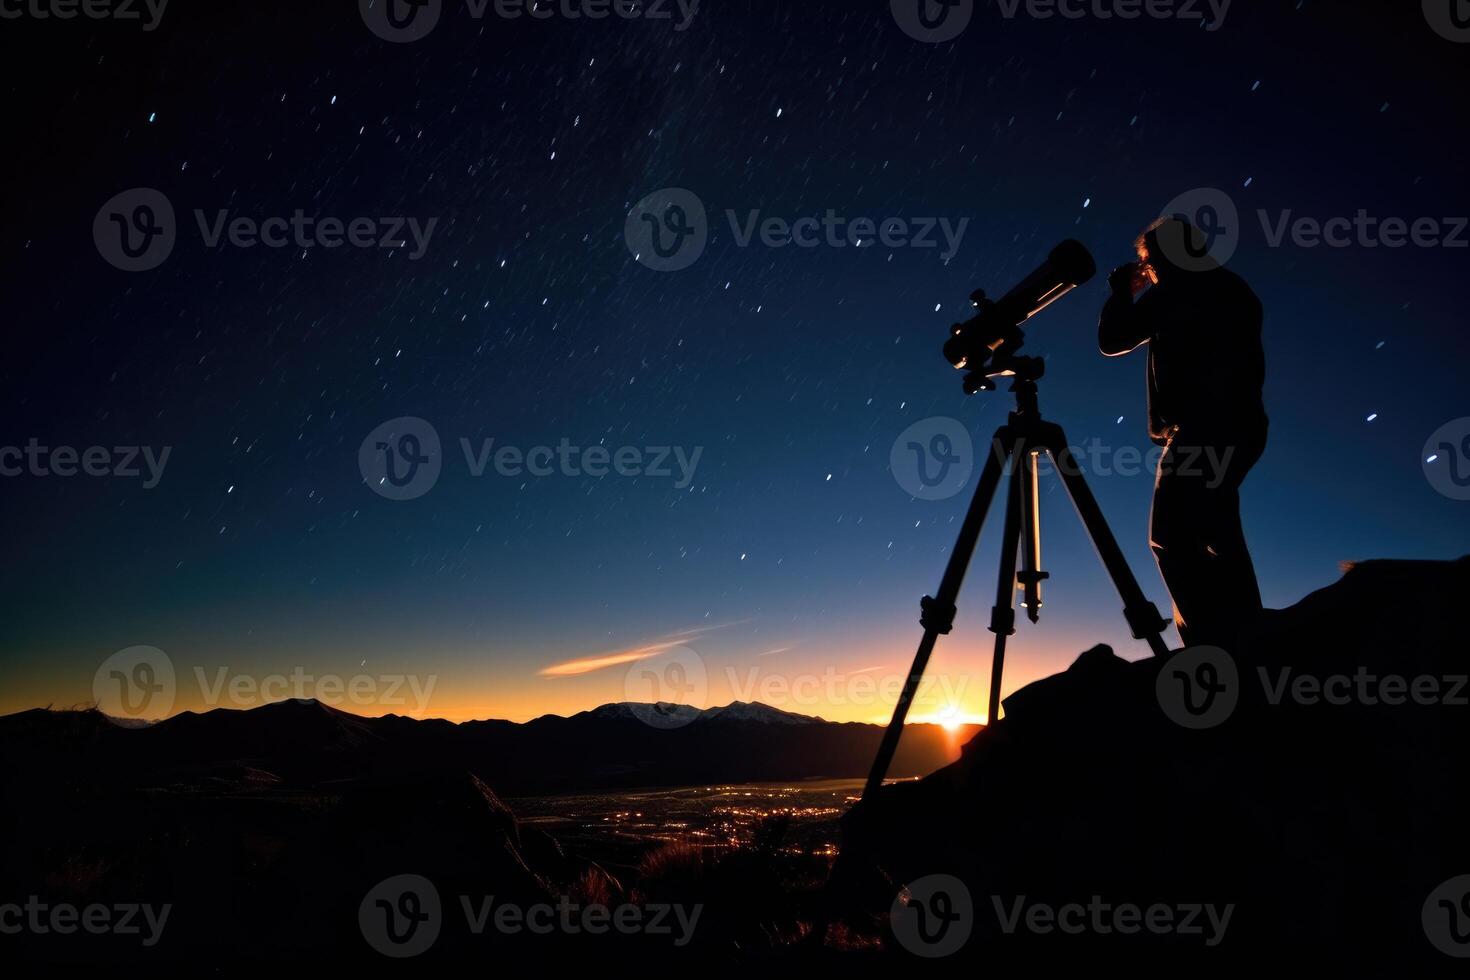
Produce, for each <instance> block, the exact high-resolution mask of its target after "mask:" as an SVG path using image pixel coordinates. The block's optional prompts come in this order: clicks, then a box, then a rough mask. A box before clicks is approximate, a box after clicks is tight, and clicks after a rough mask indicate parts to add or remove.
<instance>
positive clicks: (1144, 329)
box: [1097, 264, 1154, 357]
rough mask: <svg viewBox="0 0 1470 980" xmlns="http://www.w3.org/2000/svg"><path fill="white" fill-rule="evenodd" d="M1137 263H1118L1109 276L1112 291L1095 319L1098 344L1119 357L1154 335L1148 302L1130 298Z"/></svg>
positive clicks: (1108, 352) (1106, 351)
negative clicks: (1119, 264)
mask: <svg viewBox="0 0 1470 980" xmlns="http://www.w3.org/2000/svg"><path fill="white" fill-rule="evenodd" d="M1136 269H1137V266H1135V265H1132V264H1129V265H1124V266H1119V267H1118V268H1117V269H1114V270H1113V274H1112V275H1111V276H1109V277H1108V285H1110V286H1112V287H1113V295H1111V296H1109V297H1108V301H1107V302H1106V303H1104V304H1103V310H1102V316H1100V317H1099V318H1098V321H1097V346H1098V349H1099V350H1101V351H1102V352H1103V353H1104V354H1106V355H1107V356H1108V357H1121V356H1122V355H1124V354H1127V353H1129V352H1130V351H1134V350H1137V349H1138V348H1139V347H1141V346H1143V345H1144V344H1146V343H1148V341H1149V338H1150V337H1152V336H1153V335H1154V329H1153V317H1152V316H1150V311H1149V307H1150V304H1148V303H1135V302H1133V277H1134V275H1135V273H1136Z"/></svg>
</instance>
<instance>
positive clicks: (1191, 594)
mask: <svg viewBox="0 0 1470 980" xmlns="http://www.w3.org/2000/svg"><path fill="white" fill-rule="evenodd" d="M1181 455H1186V454H1181V453H1180V452H1179V451H1178V450H1177V449H1176V447H1175V445H1174V444H1173V443H1170V445H1169V446H1168V447H1167V448H1166V449H1165V450H1164V454H1163V455H1162V456H1161V457H1160V458H1159V469H1158V473H1157V475H1156V476H1155V478H1154V502H1153V510H1152V512H1151V513H1150V514H1149V545H1150V546H1151V547H1152V548H1153V552H1154V558H1155V560H1156V561H1158V563H1159V574H1160V575H1161V576H1163V579H1164V586H1165V587H1166V588H1167V589H1168V590H1169V597H1170V598H1171V599H1172V600H1173V602H1174V625H1175V626H1177V627H1178V629H1179V639H1180V640H1181V641H1182V642H1183V643H1184V645H1185V646H1192V645H1195V644H1199V643H1203V642H1205V640H1204V639H1203V637H1202V636H1200V635H1199V633H1200V631H1199V630H1198V629H1196V627H1198V626H1202V625H1203V621H1204V620H1206V619H1208V614H1207V610H1206V608H1205V605H1206V604H1207V602H1208V592H1209V585H1208V579H1209V567H1208V564H1207V562H1206V557H1207V556H1206V554H1205V547H1206V541H1205V535H1204V534H1203V533H1201V530H1202V529H1201V528H1200V525H1199V521H1198V517H1199V513H1200V510H1201V506H1202V500H1201V496H1202V492H1203V490H1204V484H1203V481H1200V480H1197V479H1192V478H1191V477H1190V476H1189V475H1188V473H1187V472H1186V471H1185V470H1184V469H1183V468H1182V467H1181V466H1180V457H1181Z"/></svg>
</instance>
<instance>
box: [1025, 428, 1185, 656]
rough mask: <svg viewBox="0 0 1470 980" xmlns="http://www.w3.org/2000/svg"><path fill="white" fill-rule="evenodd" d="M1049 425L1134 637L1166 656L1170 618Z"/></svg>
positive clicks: (1055, 452) (1054, 449) (1051, 445)
mask: <svg viewBox="0 0 1470 980" xmlns="http://www.w3.org/2000/svg"><path fill="white" fill-rule="evenodd" d="M1049 428H1050V429H1052V430H1053V432H1052V434H1051V435H1050V436H1049V437H1048V438H1047V443H1048V445H1047V449H1048V450H1049V451H1050V452H1051V454H1052V458H1053V459H1055V460H1056V464H1057V472H1059V473H1061V475H1062V483H1063V484H1064V485H1065V486H1066V488H1067V493H1068V494H1070V495H1071V497H1072V503H1073V505H1074V506H1076V508H1077V515H1078V516H1079V517H1081V518H1082V524H1083V526H1084V527H1086V528H1087V534H1088V536H1089V537H1091V538H1092V543H1093V546H1094V547H1096V548H1097V553H1098V557H1100V558H1101V559H1102V563H1103V566H1104V567H1105V568H1106V569H1107V570H1108V576H1109V577H1110V578H1112V580H1113V586H1114V587H1115V588H1116V589H1117V590H1118V595H1119V596H1121V597H1122V599H1123V616H1124V618H1125V619H1127V620H1128V625H1129V627H1131V628H1132V630H1133V636H1134V638H1135V639H1139V640H1144V641H1146V642H1147V643H1148V645H1149V649H1151V650H1152V651H1153V652H1154V656H1156V657H1167V656H1168V655H1169V646H1168V644H1166V643H1165V642H1164V636H1163V633H1164V629H1165V627H1167V626H1168V625H1169V623H1168V621H1167V620H1166V619H1164V618H1163V617H1162V616H1160V615H1159V609H1158V607H1157V606H1155V605H1154V604H1153V603H1152V602H1149V601H1148V597H1147V596H1145V595H1144V594H1143V589H1142V588H1140V587H1139V585H1138V579H1136V578H1134V577H1133V570H1132V569H1131V568H1129V567H1128V559H1127V558H1125V557H1124V556H1123V549H1121V548H1119V547H1118V541H1117V539H1116V538H1114V537H1113V531H1112V529H1111V528H1109V527H1108V521H1107V518H1106V517H1104V516H1103V512H1102V508H1101V507H1099V506H1098V505H1097V498H1096V497H1094V496H1093V495H1092V488H1091V487H1089V486H1088V485H1087V480H1086V479H1085V478H1084V477H1083V476H1082V470H1081V469H1080V468H1079V467H1078V465H1077V461H1076V460H1075V459H1074V458H1073V456H1072V450H1071V449H1070V448H1069V447H1068V446H1067V437H1066V435H1064V434H1063V433H1062V430H1061V428H1060V427H1059V426H1050V427H1049Z"/></svg>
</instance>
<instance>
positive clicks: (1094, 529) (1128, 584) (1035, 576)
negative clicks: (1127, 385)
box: [863, 357, 1169, 799]
mask: <svg viewBox="0 0 1470 980" xmlns="http://www.w3.org/2000/svg"><path fill="white" fill-rule="evenodd" d="M1008 365H1009V367H1010V368H1011V369H1013V370H1014V371H1015V381H1014V382H1013V383H1012V385H1011V391H1012V393H1014V394H1015V396H1016V407H1015V410H1014V411H1012V412H1011V413H1010V416H1009V417H1008V419H1007V420H1006V424H1005V425H1002V426H1001V427H1000V428H998V429H996V430H995V435H994V436H993V437H992V439H991V443H990V455H989V457H988V458H987V459H986V462H985V469H984V470H983V471H982V472H981V474H980V482H979V484H978V485H977V486H976V487H975V496H974V499H972V500H971V501H970V509H969V510H968V511H966V513H965V521H964V523H963V524H962V525H961V526H960V533H959V538H958V539H957V540H956V541H955V547H954V551H953V553H951V555H950V556H949V564H948V565H946V566H945V569H944V578H943V579H941V580H940V583H939V594H938V595H935V596H925V597H924V599H923V601H922V602H921V603H920V604H919V605H920V607H921V609H922V610H923V616H922V617H921V618H920V620H919V624H920V625H921V626H923V627H924V637H923V639H922V640H920V641H919V651H918V653H917V654H916V655H915V656H914V665H913V667H911V668H910V669H909V677H908V681H907V682H906V683H905V684H904V688H903V691H902V693H901V694H900V695H899V698H898V704H897V705H895V706H894V709H893V720H892V721H891V722H889V723H888V731H887V732H885V733H884V735H883V742H882V743H881V744H880V745H879V747H878V756H877V758H876V759H874V760H873V769H872V771H871V772H870V773H869V774H868V784H867V787H866V788H865V789H864V790H863V798H864V799H867V798H869V797H871V796H873V795H874V794H875V793H876V792H877V790H878V788H879V787H881V786H882V785H883V780H884V778H885V777H886V776H887V775H888V767H889V765H890V764H891V763H892V762H893V753H894V752H895V751H896V750H897V748H898V740H899V738H900V737H901V736H902V735H903V725H904V719H905V718H907V717H908V712H909V707H910V706H911V705H912V703H913V700H914V695H915V694H916V693H917V692H918V688H919V683H920V681H922V680H923V677H924V670H925V668H926V667H928V665H929V656H930V655H931V654H932V653H933V652H934V644H935V642H936V641H937V640H938V639H939V637H940V635H941V634H945V633H948V632H949V631H950V630H951V629H952V628H953V627H954V617H955V612H956V608H955V600H956V599H958V598H959V594H960V586H961V584H963V582H964V578H965V571H966V570H967V569H968V568H969V565H970V559H971V557H972V556H973V555H974V553H975V545H976V544H977V543H978V542H979V540H980V529H981V527H982V526H983V525H984V523H985V516H986V514H987V513H988V512H989V511H990V505H991V502H992V500H993V499H994V497H995V491H996V490H997V488H999V486H1000V480H1001V476H1002V473H1003V471H1004V469H1005V464H1006V462H1007V461H1009V462H1010V464H1011V472H1010V488H1009V490H1008V492H1007V495H1006V516H1005V526H1004V528H1003V530H1002V531H1001V548H1000V578H999V581H998V582H997V583H996V590H995V606H994V607H993V608H992V609H991V611H990V631H991V632H992V633H994V634H995V655H994V659H993V660H992V661H991V666H990V706H989V713H988V714H987V715H986V723H987V724H993V723H994V722H995V721H996V718H997V717H998V716H999V714H1000V681H1001V673H1002V671H1003V670H1004V669H1005V656H1006V639H1007V638H1008V637H1009V636H1010V635H1011V634H1013V633H1015V632H1016V610H1015V598H1016V591H1017V586H1018V585H1019V587H1020V589H1021V590H1022V592H1023V596H1024V598H1023V605H1024V607H1025V609H1026V614H1027V617H1028V618H1029V619H1030V620H1031V621H1032V622H1033V623H1034V622H1036V621H1037V618H1038V617H1039V616H1040V613H1041V583H1042V581H1043V580H1044V579H1046V578H1047V577H1048V576H1047V573H1046V572H1043V571H1041V569H1040V568H1039V567H1038V566H1039V565H1040V564H1041V528H1040V521H1039V512H1038V509H1037V496H1036V491H1037V471H1036V461H1037V457H1038V456H1039V455H1040V454H1041V453H1043V452H1045V453H1049V454H1050V455H1051V457H1052V459H1053V460H1054V461H1055V462H1056V465H1057V470H1058V472H1059V473H1060V474H1061V477H1062V482H1063V484H1064V485H1065V486H1066V488H1067V492H1068V493H1069V494H1070V495H1071V497H1072V503H1073V504H1074V505H1075V506H1076V508H1077V515H1078V517H1080V518H1081V519H1082V524H1083V526H1084V527H1085V528H1086V529H1087V533H1088V536H1089V537H1091V538H1092V543H1093V545H1094V546H1095V547H1096V548H1097V552H1098V556H1099V557H1101V558H1102V563H1103V565H1104V567H1106V568H1107V572H1108V575H1109V576H1110V577H1111V578H1112V580H1113V586H1114V587H1115V588H1116V589H1117V590H1118V594H1119V595H1120V596H1121V597H1122V599H1123V618H1124V619H1125V620H1127V622H1128V626H1129V627H1130V629H1132V631H1133V636H1134V638H1135V639H1139V640H1144V641H1146V642H1147V643H1148V645H1149V648H1150V649H1151V650H1153V652H1154V655H1155V656H1158V657H1163V656H1167V655H1168V653H1169V648H1168V647H1167V646H1166V645H1165V643H1164V638H1163V631H1164V629H1165V627H1167V626H1168V625H1169V623H1168V620H1166V619H1164V618H1163V617H1162V616H1160V615H1159V610H1158V608H1157V607H1156V606H1155V605H1154V604H1153V603H1152V602H1150V601H1149V600H1148V598H1147V597H1146V596H1145V595H1144V594H1143V589H1141V588H1140V587H1139V585H1138V580H1137V579H1135V578H1134V577H1133V572H1132V570H1131V569H1129V567H1128V560H1127V559H1126V558H1124V557H1123V552H1122V550H1121V549H1120V548H1119V547H1118V542H1117V540H1116V539H1115V538H1114V537H1113V532H1112V530H1111V529H1110V528H1109V527H1108V522H1107V519H1106V518H1105V517H1103V513H1102V509H1101V508H1100V507H1098V505H1097V498H1096V497H1094V496H1093V495H1092V490H1091V489H1090V488H1089V487H1088V486H1087V481H1086V480H1084V479H1083V477H1082V473H1081V471H1080V470H1079V469H1078V468H1077V467H1076V465H1075V462H1074V460H1073V458H1072V450H1071V449H1070V448H1069V447H1068V445H1067V437H1066V435H1065V434H1064V433H1063V432H1062V427H1061V426H1059V425H1056V424H1054V423H1051V422H1047V421H1045V420H1044V419H1042V417H1041V410H1040V409H1039V408H1038V407H1037V402H1036V382H1037V380H1038V379H1039V378H1040V377H1041V375H1042V373H1043V371H1044V370H1045V367H1044V364H1043V362H1042V361H1041V359H1040V358H1033V357H1016V358H1013V359H1011V360H1010V361H1009V362H1008ZM976 387H977V388H981V387H990V385H989V384H988V382H981V383H980V384H979V385H977V386H976ZM1023 535H1024V540H1023ZM1017 552H1019V553H1020V557H1021V570H1020V571H1019V572H1018V571H1017V570H1016V556H1017Z"/></svg>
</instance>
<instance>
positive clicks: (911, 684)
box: [863, 426, 1014, 798]
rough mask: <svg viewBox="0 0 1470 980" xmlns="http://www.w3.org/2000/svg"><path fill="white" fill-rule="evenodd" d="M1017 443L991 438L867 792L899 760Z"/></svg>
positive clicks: (1002, 434) (927, 601) (1006, 433)
mask: <svg viewBox="0 0 1470 980" xmlns="http://www.w3.org/2000/svg"><path fill="white" fill-rule="evenodd" d="M1013 449H1014V440H1013V439H1012V436H1011V431H1010V429H1009V427H1007V426H1001V427H1000V428H999V429H997V430H996V431H995V435H994V436H993V437H992V438H991V441H990V453H989V455H988V456H987V458H986V460H985V469H984V470H983V471H982V472H981V474H980V482H979V483H978V484H977V485H976V487H975V496H974V497H973V498H971V500H970V509H969V510H967V511H966V512H965V521H964V523H963V524H961V525H960V533H959V536H958V537H957V538H956V539H955V544H954V551H953V552H951V553H950V556H949V564H947V565H945V567H944V578H942V579H941V580H940V582H939V594H938V595H936V596H933V597H930V596H925V597H924V601H923V602H922V603H921V605H922V607H923V610H924V616H923V618H922V619H921V620H920V625H922V626H923V627H924V636H923V638H922V639H921V640H920V641H919V650H918V652H917V653H916V654H914V665H913V666H912V667H910V668H909V676H908V680H907V681H905V682H904V686H903V691H902V692H901V693H900V694H899V696H898V703H897V704H896V705H894V707H893V720H892V721H890V722H889V723H888V730H887V731H886V732H884V733H883V741H882V743H881V744H880V745H879V746H878V755H877V756H876V757H875V758H874V759H873V768H872V770H871V771H870V772H869V773H868V783H867V786H866V787H865V788H864V789H863V796H864V798H866V797H868V796H871V795H873V794H874V793H876V792H877V791H878V789H879V788H880V787H881V786H882V785H883V780H884V779H885V778H886V777H887V776H888V767H889V765H890V764H891V763H892V762H893V754H894V752H896V751H897V750H898V740H899V739H900V738H902V737H903V723H904V719H906V718H907V717H908V713H909V707H910V706H911V705H912V704H913V701H914V695H915V694H916V693H918V690H919V682H920V681H921V680H923V678H924V670H925V668H927V667H928V666H929V657H930V655H931V654H933V653H934V644H935V642H936V641H937V640H938V639H939V636H940V634H942V633H948V632H949V631H950V630H951V629H952V628H953V627H954V615H955V600H956V599H958V598H959V595H960V586H961V585H962V584H963V583H964V580H965V571H966V569H968V568H969V566H970V558H971V557H972V556H973V555H974V554H975V545H976V544H977V543H978V542H979V540H980V529H981V528H982V527H984V525H985V515H986V514H987V513H988V512H989V511H990V504H991V502H992V501H993V500H994V499H995V490H996V487H998V486H999V485H1000V477H1001V472H1002V470H1003V469H1004V468H1005V463H1006V460H1007V459H1008V458H1009V457H1010V455H1011V452H1012V450H1013Z"/></svg>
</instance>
